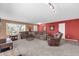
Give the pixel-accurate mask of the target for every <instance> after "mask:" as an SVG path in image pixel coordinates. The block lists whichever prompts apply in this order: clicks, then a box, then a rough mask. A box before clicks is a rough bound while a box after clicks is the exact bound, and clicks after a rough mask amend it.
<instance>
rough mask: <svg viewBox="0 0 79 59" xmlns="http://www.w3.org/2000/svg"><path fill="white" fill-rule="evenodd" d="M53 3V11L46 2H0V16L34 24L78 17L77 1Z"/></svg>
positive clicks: (78, 6)
mask: <svg viewBox="0 0 79 59" xmlns="http://www.w3.org/2000/svg"><path fill="white" fill-rule="evenodd" d="M53 5H54V7H55V13H53V10H52V9H51V8H50V7H49V5H48V4H47V3H0V17H1V18H3V19H8V20H14V21H22V22H26V23H34V24H36V23H48V22H54V21H60V20H66V19H72V18H79V4H78V3H53Z"/></svg>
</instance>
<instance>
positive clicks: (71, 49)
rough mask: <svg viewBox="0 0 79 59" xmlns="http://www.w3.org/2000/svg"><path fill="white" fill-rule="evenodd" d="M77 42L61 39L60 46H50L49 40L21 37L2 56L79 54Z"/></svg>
mask: <svg viewBox="0 0 79 59" xmlns="http://www.w3.org/2000/svg"><path fill="white" fill-rule="evenodd" d="M76 43H77V42H75V43H72V42H65V41H63V40H62V41H61V45H60V46H59V47H54V46H52V47H51V46H48V44H47V41H43V40H39V39H35V40H32V41H27V40H25V39H22V40H21V39H20V40H17V41H14V42H13V45H14V47H13V49H12V50H9V51H6V52H3V53H0V56H18V55H19V54H22V55H23V56H77V55H79V44H78V43H77V44H76Z"/></svg>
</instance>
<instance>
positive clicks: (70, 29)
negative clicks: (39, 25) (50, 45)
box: [46, 19, 79, 39]
mask: <svg viewBox="0 0 79 59" xmlns="http://www.w3.org/2000/svg"><path fill="white" fill-rule="evenodd" d="M59 23H65V37H66V38H69V39H79V19H74V20H67V21H59V22H52V23H47V24H46V27H47V32H48V33H49V34H50V33H52V34H53V33H56V32H58V24H59ZM50 26H55V30H54V31H50V30H49V27H50Z"/></svg>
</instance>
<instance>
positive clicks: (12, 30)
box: [6, 23, 26, 35]
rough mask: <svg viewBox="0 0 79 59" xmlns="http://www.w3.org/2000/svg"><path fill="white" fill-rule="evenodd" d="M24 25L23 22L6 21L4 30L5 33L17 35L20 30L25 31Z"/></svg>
mask: <svg viewBox="0 0 79 59" xmlns="http://www.w3.org/2000/svg"><path fill="white" fill-rule="evenodd" d="M25 27H26V26H25V25H24V24H14V23H7V24H6V32H7V35H17V34H18V33H19V32H21V31H25V30H26V28H25Z"/></svg>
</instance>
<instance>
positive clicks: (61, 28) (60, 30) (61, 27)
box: [59, 23, 65, 38]
mask: <svg viewBox="0 0 79 59" xmlns="http://www.w3.org/2000/svg"><path fill="white" fill-rule="evenodd" d="M59 32H61V33H63V38H65V23H60V24H59Z"/></svg>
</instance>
